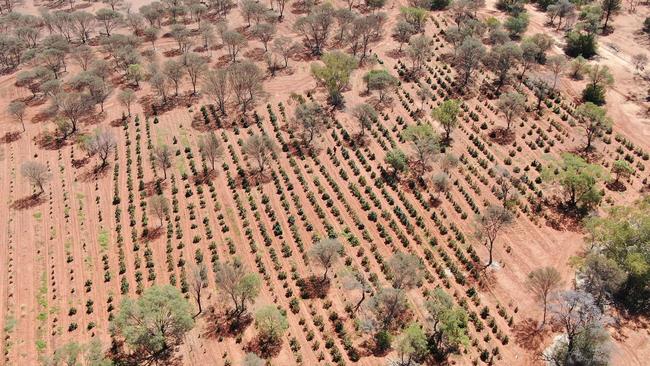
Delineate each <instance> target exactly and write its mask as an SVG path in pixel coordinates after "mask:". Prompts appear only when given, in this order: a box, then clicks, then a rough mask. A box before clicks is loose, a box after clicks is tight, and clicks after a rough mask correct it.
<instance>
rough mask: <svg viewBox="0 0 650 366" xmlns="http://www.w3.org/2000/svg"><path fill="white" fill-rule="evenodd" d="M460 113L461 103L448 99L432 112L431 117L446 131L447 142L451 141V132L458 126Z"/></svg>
mask: <svg viewBox="0 0 650 366" xmlns="http://www.w3.org/2000/svg"><path fill="white" fill-rule="evenodd" d="M458 113H460V101H459V100H457V99H447V100H445V101H444V102H442V103H441V104H440V105H439V106H438V107H437V108H435V109H434V110H433V111H431V117H433V119H435V120H436V121H438V122H439V123H440V124H441V125H442V128H443V129H444V130H445V140H446V141H450V140H451V132H452V131H453V130H454V128H456V126H458Z"/></svg>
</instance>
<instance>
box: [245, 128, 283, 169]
mask: <svg viewBox="0 0 650 366" xmlns="http://www.w3.org/2000/svg"><path fill="white" fill-rule="evenodd" d="M276 149H277V146H276V144H275V142H273V140H271V138H270V137H269V136H268V135H252V136H250V137H249V138H248V140H246V142H245V143H244V146H243V151H244V154H246V156H248V157H249V158H251V159H254V160H255V162H256V164H257V171H258V174H262V173H264V169H265V168H266V165H267V164H268V162H269V160H271V157H272V156H273V153H274V151H275V150H276Z"/></svg>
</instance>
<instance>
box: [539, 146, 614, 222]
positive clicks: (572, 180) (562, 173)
mask: <svg viewBox="0 0 650 366" xmlns="http://www.w3.org/2000/svg"><path fill="white" fill-rule="evenodd" d="M542 176H543V177H544V179H545V180H546V181H549V182H555V183H557V184H559V185H560V186H561V187H562V190H563V191H564V198H565V203H566V204H567V205H568V206H569V207H570V208H579V209H589V208H591V207H594V206H597V205H598V204H599V203H600V200H601V199H602V193H601V192H600V191H599V190H598V188H597V184H598V182H599V180H601V179H602V178H603V176H604V174H603V170H602V168H601V167H600V165H596V164H589V163H587V162H586V161H585V160H584V159H583V158H581V157H579V156H577V155H574V154H570V153H564V154H562V161H560V162H559V163H557V164H552V165H551V166H550V167H549V168H547V169H546V170H545V171H543V172H542Z"/></svg>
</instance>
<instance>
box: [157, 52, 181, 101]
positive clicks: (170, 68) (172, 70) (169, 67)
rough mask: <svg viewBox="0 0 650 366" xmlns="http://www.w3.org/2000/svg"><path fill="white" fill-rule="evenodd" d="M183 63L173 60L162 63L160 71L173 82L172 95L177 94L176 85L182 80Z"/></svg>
mask: <svg viewBox="0 0 650 366" xmlns="http://www.w3.org/2000/svg"><path fill="white" fill-rule="evenodd" d="M182 66H183V65H182V64H181V63H180V62H177V61H175V60H167V61H165V63H164V64H163V67H162V73H163V75H165V77H166V78H167V80H169V81H171V83H172V84H174V95H176V96H178V87H179V85H180V84H181V82H182V81H183V76H184V75H183V67H182Z"/></svg>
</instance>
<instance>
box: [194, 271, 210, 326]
mask: <svg viewBox="0 0 650 366" xmlns="http://www.w3.org/2000/svg"><path fill="white" fill-rule="evenodd" d="M190 287H191V288H192V296H193V297H194V301H196V305H197V306H198V308H199V310H198V312H197V313H196V314H195V315H194V318H196V317H197V316H199V315H201V313H202V312H203V303H202V299H203V291H204V289H205V288H207V287H208V269H207V268H206V267H205V264H203V263H200V264H199V265H197V266H195V267H194V268H193V269H192V276H191V277H190Z"/></svg>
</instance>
